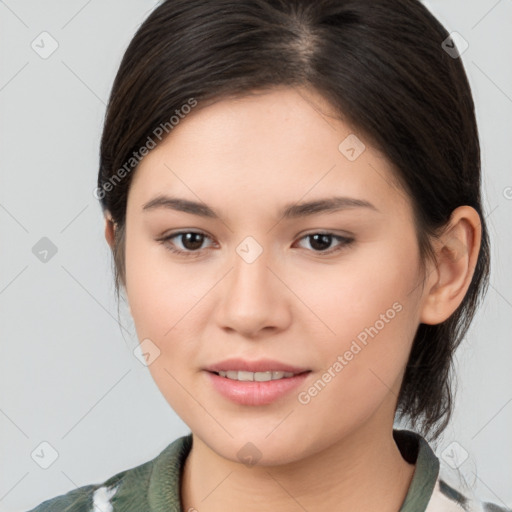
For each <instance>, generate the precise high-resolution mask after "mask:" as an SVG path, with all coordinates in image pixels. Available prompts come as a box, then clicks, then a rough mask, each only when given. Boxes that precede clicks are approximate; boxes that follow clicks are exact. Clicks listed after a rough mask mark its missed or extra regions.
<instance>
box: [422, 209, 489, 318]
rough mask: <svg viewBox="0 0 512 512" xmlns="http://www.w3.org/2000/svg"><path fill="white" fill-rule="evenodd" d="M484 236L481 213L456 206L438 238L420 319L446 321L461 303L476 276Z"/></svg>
mask: <svg viewBox="0 0 512 512" xmlns="http://www.w3.org/2000/svg"><path fill="white" fill-rule="evenodd" d="M481 237H482V226H481V223H480V216H479V215H478V212H477V211H476V210H475V209H474V208H472V207H471V206H459V207H458V208H456V209H455V210H454V211H453V212H452V215H451V217H450V222H449V223H448V226H447V228H446V229H445V230H444V231H443V234H442V235H441V237H440V238H439V239H436V240H435V252H436V264H435V266H434V268H433V269H431V270H430V271H429V272H430V274H428V276H427V279H426V282H427V285H428V286H426V287H425V298H424V302H423V306H422V309H421V316H420V322H422V323H424V324H430V325H436V324H439V323H441V322H444V321H445V320H446V319H447V318H449V317H450V315H451V314H452V313H453V312H454V311H455V310H456V309H457V308H458V307H459V305H460V304H461V303H462V301H463V299H464V297H465V295H466V292H467V290H468V288H469V285H470V284H471V280H472V278H473V274H474V270H475V266H476V262H477V260H478V253H479V251H480V244H481Z"/></svg>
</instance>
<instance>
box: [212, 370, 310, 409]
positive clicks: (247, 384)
mask: <svg viewBox="0 0 512 512" xmlns="http://www.w3.org/2000/svg"><path fill="white" fill-rule="evenodd" d="M206 373H207V374H208V377H209V378H210V381H211V383H212V384H213V387H214V388H215V389H216V390H217V391H218V392H219V393H220V394H221V395H223V396H225V397H226V398H228V399H229V400H232V401H233V402H236V403H238V404H241V405H267V404H270V403H272V402H273V401H275V400H277V399H278V398H280V397H282V396H283V395H286V393H289V392H290V391H292V390H293V389H295V388H296V387H298V386H300V384H302V383H303V382H304V380H305V379H306V377H307V376H308V375H309V373H310V372H305V373H301V374H299V375H295V376H293V377H286V378H283V379H276V380H267V381H264V382H256V381H240V380H233V379H228V378H227V377H221V376H220V375H217V374H216V373H213V372H206Z"/></svg>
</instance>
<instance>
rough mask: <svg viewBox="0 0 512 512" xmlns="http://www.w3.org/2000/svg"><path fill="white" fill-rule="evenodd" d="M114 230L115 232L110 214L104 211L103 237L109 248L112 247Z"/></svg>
mask: <svg viewBox="0 0 512 512" xmlns="http://www.w3.org/2000/svg"><path fill="white" fill-rule="evenodd" d="M114 232H115V224H114V221H113V220H112V216H111V215H110V213H109V212H107V213H105V239H106V241H107V243H108V245H110V248H111V249H112V250H113V249H114V245H115V243H114Z"/></svg>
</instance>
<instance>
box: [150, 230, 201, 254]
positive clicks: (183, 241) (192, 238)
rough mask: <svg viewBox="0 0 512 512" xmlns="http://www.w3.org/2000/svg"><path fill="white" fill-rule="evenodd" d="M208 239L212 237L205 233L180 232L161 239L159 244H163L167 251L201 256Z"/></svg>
mask: <svg viewBox="0 0 512 512" xmlns="http://www.w3.org/2000/svg"><path fill="white" fill-rule="evenodd" d="M208 239H210V237H209V236H208V235H206V234H205V233H200V232H196V231H180V232H178V233H173V234H171V235H168V236H166V237H164V238H162V239H160V240H159V242H161V243H163V244H164V246H165V248H166V249H168V250H169V251H171V252H174V253H176V254H183V255H191V256H199V255H200V254H201V249H202V245H203V243H204V241H205V240H208ZM173 240H177V241H178V242H175V241H173ZM210 240H211V239H210Z"/></svg>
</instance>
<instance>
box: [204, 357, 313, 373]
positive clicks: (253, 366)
mask: <svg viewBox="0 0 512 512" xmlns="http://www.w3.org/2000/svg"><path fill="white" fill-rule="evenodd" d="M204 369H205V370H207V371H209V372H220V371H223V372H226V371H230V370H231V371H233V370H242V371H246V372H268V371H277V372H290V373H303V372H306V371H309V369H308V368H302V367H299V366H293V365H290V364H286V363H282V362H281V361H275V360H273V359H258V360H256V361H248V360H246V359H236V358H233V359H225V360H224V361H219V362H218V363H215V364H212V365H210V366H207V367H206V368H204Z"/></svg>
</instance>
